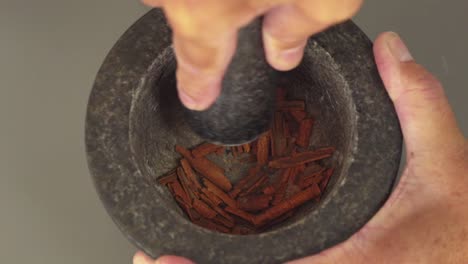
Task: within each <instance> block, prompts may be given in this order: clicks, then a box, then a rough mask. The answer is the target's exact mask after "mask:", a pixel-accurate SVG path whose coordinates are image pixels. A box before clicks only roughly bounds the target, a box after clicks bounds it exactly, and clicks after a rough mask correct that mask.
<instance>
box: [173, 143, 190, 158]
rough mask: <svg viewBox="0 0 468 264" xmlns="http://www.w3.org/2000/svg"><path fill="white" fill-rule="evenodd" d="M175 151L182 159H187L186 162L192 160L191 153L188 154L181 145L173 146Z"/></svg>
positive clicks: (188, 151)
mask: <svg viewBox="0 0 468 264" xmlns="http://www.w3.org/2000/svg"><path fill="white" fill-rule="evenodd" d="M175 150H176V151H177V152H178V153H179V154H180V155H182V156H183V157H184V158H186V159H188V160H191V159H193V155H192V152H190V150H188V149H186V148H184V147H182V146H181V145H176V146H175Z"/></svg>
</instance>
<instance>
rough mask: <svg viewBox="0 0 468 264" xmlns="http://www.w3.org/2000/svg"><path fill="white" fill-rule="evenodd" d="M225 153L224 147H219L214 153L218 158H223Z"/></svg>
mask: <svg viewBox="0 0 468 264" xmlns="http://www.w3.org/2000/svg"><path fill="white" fill-rule="evenodd" d="M225 152H226V149H225V148H224V147H221V148H219V149H217V150H216V152H215V153H216V155H218V156H224V153H225Z"/></svg>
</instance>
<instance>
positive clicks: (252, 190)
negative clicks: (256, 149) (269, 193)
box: [239, 174, 268, 196]
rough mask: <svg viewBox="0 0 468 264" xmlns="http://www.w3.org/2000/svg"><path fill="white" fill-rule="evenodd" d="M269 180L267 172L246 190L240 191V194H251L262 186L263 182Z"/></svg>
mask: <svg viewBox="0 0 468 264" xmlns="http://www.w3.org/2000/svg"><path fill="white" fill-rule="evenodd" d="M267 181H268V176H267V175H266V174H263V175H261V176H260V177H258V179H257V180H255V182H253V183H252V184H251V185H250V186H249V187H248V188H247V189H246V190H245V191H243V192H241V193H239V196H246V195H249V194H251V193H253V192H255V190H256V189H258V188H259V187H261V186H262V184H264V183H266V182H267Z"/></svg>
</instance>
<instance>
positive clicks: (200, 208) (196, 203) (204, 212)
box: [193, 199, 218, 219]
mask: <svg viewBox="0 0 468 264" xmlns="http://www.w3.org/2000/svg"><path fill="white" fill-rule="evenodd" d="M193 209H195V210H196V211H197V212H198V213H199V214H200V215H201V216H203V217H205V218H208V219H211V218H214V217H215V216H217V215H218V214H217V213H216V211H215V210H213V209H211V207H209V206H208V205H207V204H206V203H204V202H203V201H201V200H198V199H195V200H193Z"/></svg>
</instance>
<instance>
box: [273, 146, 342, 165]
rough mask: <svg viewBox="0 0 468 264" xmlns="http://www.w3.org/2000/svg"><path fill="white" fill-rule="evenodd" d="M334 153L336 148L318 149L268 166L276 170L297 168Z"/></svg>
mask: <svg viewBox="0 0 468 264" xmlns="http://www.w3.org/2000/svg"><path fill="white" fill-rule="evenodd" d="M334 151H335V148H333V147H329V148H321V149H317V150H314V151H307V152H302V153H298V154H297V155H295V156H293V157H284V158H279V159H276V160H272V161H270V162H269V164H268V165H269V166H270V167H271V168H275V169H281V168H290V167H295V166H298V165H301V164H305V163H309V162H311V161H316V160H321V159H324V158H328V157H330V156H331V155H332V154H333V152H334Z"/></svg>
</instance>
